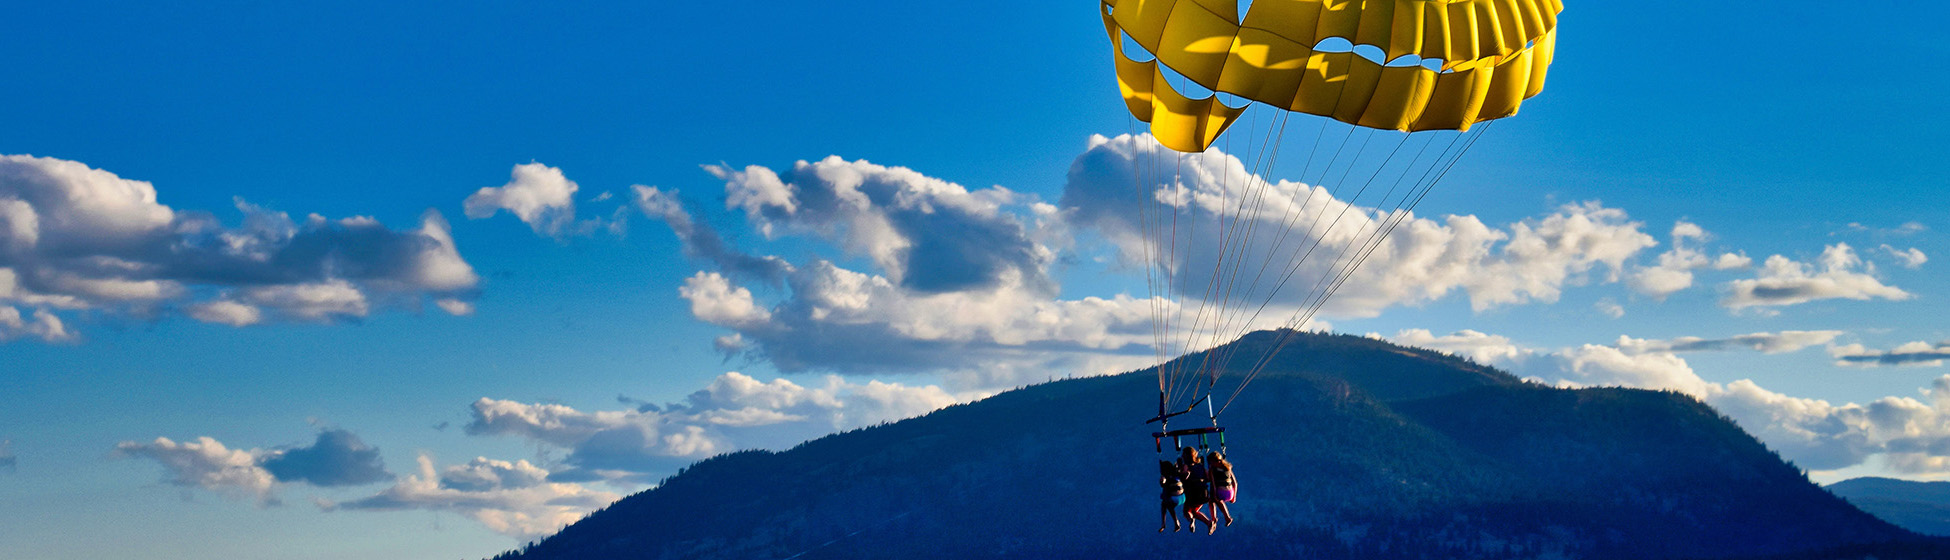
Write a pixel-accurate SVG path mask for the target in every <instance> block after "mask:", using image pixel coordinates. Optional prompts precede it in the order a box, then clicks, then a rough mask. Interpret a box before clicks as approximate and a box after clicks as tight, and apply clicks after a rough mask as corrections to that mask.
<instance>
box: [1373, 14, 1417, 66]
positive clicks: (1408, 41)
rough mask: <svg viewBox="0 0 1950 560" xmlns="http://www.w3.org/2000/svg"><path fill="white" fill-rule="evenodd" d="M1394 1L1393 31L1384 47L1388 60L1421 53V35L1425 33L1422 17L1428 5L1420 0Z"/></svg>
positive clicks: (1390, 32)
mask: <svg viewBox="0 0 1950 560" xmlns="http://www.w3.org/2000/svg"><path fill="white" fill-rule="evenodd" d="M1394 1H1395V9H1394V16H1395V21H1394V29H1393V30H1390V31H1389V34H1388V39H1389V40H1388V44H1387V46H1386V48H1387V52H1388V59H1389V60H1394V59H1395V58H1396V57H1399V56H1402V55H1408V54H1415V53H1419V52H1422V33H1423V31H1425V29H1424V28H1423V27H1422V17H1423V14H1424V13H1427V11H1428V7H1429V3H1428V2H1423V1H1422V0H1394ZM1376 46H1381V45H1376Z"/></svg>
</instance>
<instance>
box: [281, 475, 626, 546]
mask: <svg viewBox="0 0 1950 560" xmlns="http://www.w3.org/2000/svg"><path fill="white" fill-rule="evenodd" d="M418 463H419V466H418V469H416V470H415V472H414V473H413V474H410V475H407V476H405V477H403V478H401V479H400V480H399V482H397V483H395V484H394V485H393V486H392V487H390V488H387V489H385V490H382V491H380V492H379V493H378V494H375V495H373V496H369V497H366V498H361V499H357V500H353V501H349V502H343V503H337V502H330V501H322V500H321V501H320V502H319V506H320V507H321V508H323V509H325V510H327V511H333V510H355V511H356V510H365V511H401V510H415V509H417V510H428V511H451V512H454V513H458V514H461V515H464V516H467V517H468V518H469V519H473V520H475V521H478V522H480V523H481V524H482V525H485V526H486V527H487V528H488V530H491V531H494V532H496V533H501V534H504V535H508V536H511V537H515V538H517V539H521V540H524V541H526V540H533V539H537V538H541V537H544V536H547V535H549V534H552V533H554V532H556V531H558V530H561V529H562V527H564V526H567V525H568V524H570V523H574V522H576V521H577V520H580V519H582V517H583V516H585V515H588V514H589V512H591V511H595V510H597V509H599V508H602V507H603V506H607V505H609V504H610V503H612V502H615V501H616V500H617V499H619V498H621V497H622V496H619V495H617V494H614V493H610V492H603V491H599V490H591V489H589V488H587V487H584V486H582V485H580V484H574V483H563V482H549V480H548V479H549V472H548V471H547V470H544V469H542V468H540V467H536V466H535V465H532V464H530V463H529V462H528V461H515V462H512V463H510V462H508V461H497V460H493V459H488V458H485V457H476V458H475V459H474V460H473V461H470V462H468V463H467V464H464V465H452V466H448V467H447V468H445V469H440V470H435V468H434V463H433V458H432V457H428V456H427V455H425V454H421V455H420V457H419V460H418Z"/></svg>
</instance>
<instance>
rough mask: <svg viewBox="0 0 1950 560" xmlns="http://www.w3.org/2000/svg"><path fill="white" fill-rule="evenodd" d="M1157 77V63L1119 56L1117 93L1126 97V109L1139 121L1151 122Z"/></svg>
mask: <svg viewBox="0 0 1950 560" xmlns="http://www.w3.org/2000/svg"><path fill="white" fill-rule="evenodd" d="M1157 75H1158V68H1157V63H1156V62H1153V61H1148V60H1147V61H1144V62H1138V61H1135V60H1131V59H1130V57H1127V56H1124V55H1121V54H1120V55H1118V56H1117V91H1118V93H1119V94H1122V95H1123V96H1124V107H1125V108H1127V109H1130V110H1131V116H1133V117H1137V120H1140V121H1144V122H1151V107H1152V102H1151V95H1152V94H1151V84H1153V83H1155V82H1156V80H1157Z"/></svg>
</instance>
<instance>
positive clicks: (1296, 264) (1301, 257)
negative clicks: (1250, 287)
mask: <svg viewBox="0 0 1950 560" xmlns="http://www.w3.org/2000/svg"><path fill="white" fill-rule="evenodd" d="M1348 133H1349V135H1350V136H1351V135H1352V134H1353V129H1352V128H1350V129H1349V130H1348ZM1373 140H1374V131H1373V130H1369V131H1368V134H1367V136H1365V137H1364V138H1363V139H1362V141H1361V147H1360V148H1357V149H1356V150H1355V156H1354V158H1352V159H1350V160H1349V161H1348V165H1347V168H1346V169H1344V170H1342V172H1341V179H1340V181H1338V182H1337V184H1344V183H1345V182H1346V181H1347V177H1349V176H1351V175H1353V173H1354V167H1355V166H1356V164H1358V163H1360V159H1361V156H1360V154H1361V153H1362V152H1365V151H1366V150H1367V146H1368V144H1370V143H1371V142H1372V141H1373ZM1403 141H1404V142H1406V138H1404V140H1403ZM1401 146H1402V144H1401V143H1397V144H1396V145H1395V149H1394V151H1392V152H1390V153H1389V155H1388V158H1387V160H1384V161H1383V162H1382V164H1381V166H1380V167H1377V168H1376V170H1375V175H1371V176H1370V177H1369V178H1368V181H1367V182H1366V183H1364V184H1363V185H1362V186H1361V188H1360V189H1359V190H1358V191H1356V192H1355V194H1354V196H1353V197H1351V198H1349V199H1348V200H1347V201H1345V206H1343V207H1342V208H1341V212H1340V214H1339V215H1338V216H1336V217H1335V219H1334V221H1333V222H1331V223H1329V224H1328V226H1327V231H1324V232H1321V234H1320V235H1318V236H1315V235H1313V231H1314V229H1315V227H1316V226H1318V225H1319V223H1320V217H1321V216H1322V215H1324V214H1325V210H1326V206H1325V205H1326V203H1327V202H1332V201H1333V199H1334V196H1333V195H1332V193H1329V195H1328V200H1327V201H1326V202H1323V203H1322V204H1323V206H1322V212H1321V213H1320V214H1315V215H1314V217H1313V220H1311V221H1310V222H1309V224H1308V225H1307V232H1308V237H1312V238H1313V244H1312V245H1311V246H1308V247H1307V249H1306V253H1304V254H1301V253H1300V248H1301V245H1306V242H1305V241H1304V239H1303V241H1302V243H1301V245H1296V246H1295V247H1294V253H1295V254H1297V255H1298V258H1297V259H1292V264H1291V265H1289V266H1288V267H1287V270H1286V272H1285V273H1284V274H1282V275H1281V280H1280V282H1279V283H1278V285H1276V286H1275V287H1274V288H1273V289H1272V290H1271V291H1269V292H1267V294H1266V298H1265V300H1264V301H1263V302H1262V303H1261V305H1260V308H1261V309H1264V307H1265V306H1266V304H1267V303H1270V302H1271V301H1272V300H1273V298H1274V297H1276V296H1278V295H1279V291H1280V289H1282V288H1285V287H1286V283H1287V281H1288V280H1290V279H1291V278H1292V277H1293V275H1294V274H1295V273H1297V272H1298V271H1299V269H1300V268H1301V267H1302V266H1303V265H1304V264H1305V263H1306V261H1307V259H1308V258H1310V257H1312V256H1313V252H1314V250H1315V249H1316V248H1318V247H1319V246H1320V243H1321V242H1323V241H1324V240H1325V239H1326V236H1327V235H1329V234H1331V233H1333V231H1334V228H1335V226H1337V225H1339V223H1340V220H1341V218H1342V217H1344V216H1346V214H1347V210H1348V209H1349V208H1352V207H1353V206H1354V204H1355V203H1356V202H1358V201H1359V200H1360V198H1361V195H1362V194H1364V193H1366V192H1367V189H1368V186H1369V185H1371V184H1372V183H1373V182H1374V177H1375V176H1378V175H1379V173H1380V171H1381V169H1384V168H1386V167H1387V165H1388V163H1390V162H1392V161H1393V160H1394V157H1395V155H1397V154H1398V153H1400V151H1401ZM1343 148H1345V145H1343ZM1336 156H1337V157H1336V158H1335V159H1339V157H1338V156H1339V153H1338V151H1337V153H1336ZM1334 163H1335V162H1333V161H1330V162H1328V166H1327V167H1326V168H1325V169H1322V172H1321V173H1322V176H1323V177H1322V178H1323V179H1324V178H1325V176H1326V175H1329V174H1332V172H1333V164H1334ZM1317 188H1318V189H1320V190H1325V187H1317ZM1342 190H1343V191H1345V188H1343V189H1342ZM1308 201H1309V202H1311V201H1312V193H1309V196H1308ZM1268 258H1269V259H1270V258H1271V255H1270V254H1269V256H1268ZM1289 258H1291V256H1289ZM1253 318H1254V319H1255V320H1257V318H1258V313H1257V312H1255V313H1254V317H1253ZM1241 334H1244V333H1241ZM1235 351H1236V349H1235ZM1226 354H1227V356H1226V358H1225V359H1226V360H1230V359H1231V353H1230V352H1227V353H1226Z"/></svg>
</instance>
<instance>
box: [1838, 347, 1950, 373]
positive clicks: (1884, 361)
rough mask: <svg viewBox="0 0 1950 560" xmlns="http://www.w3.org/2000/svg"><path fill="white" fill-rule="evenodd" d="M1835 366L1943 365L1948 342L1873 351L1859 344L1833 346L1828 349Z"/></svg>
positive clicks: (1947, 355)
mask: <svg viewBox="0 0 1950 560" xmlns="http://www.w3.org/2000/svg"><path fill="white" fill-rule="evenodd" d="M1828 354H1829V355H1830V356H1834V358H1835V363H1836V364H1837V365H1844V366H1857V367H1875V366H1929V367H1936V366H1941V365H1943V361H1944V360H1950V342H1938V343H1934V344H1932V343H1929V342H1922V341H1917V342H1910V343H1905V344H1902V345H1898V346H1896V347H1895V348H1891V349H1888V350H1874V349H1870V348H1869V347H1867V346H1863V345H1860V344H1849V345H1844V346H1835V347H1831V348H1829V349H1828Z"/></svg>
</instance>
